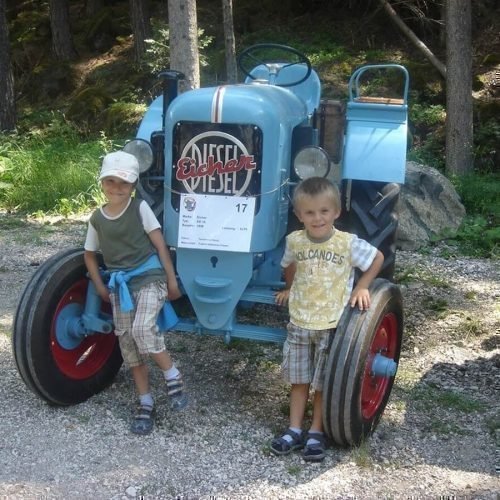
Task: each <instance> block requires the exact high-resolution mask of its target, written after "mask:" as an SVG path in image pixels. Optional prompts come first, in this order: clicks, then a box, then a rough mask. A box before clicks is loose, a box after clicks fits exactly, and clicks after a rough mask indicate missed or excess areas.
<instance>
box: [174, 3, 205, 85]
mask: <svg viewBox="0 0 500 500" xmlns="http://www.w3.org/2000/svg"><path fill="white" fill-rule="evenodd" d="M168 25H169V30H170V69H174V70H177V71H181V72H182V73H184V75H185V80H181V81H180V82H179V91H180V92H184V91H186V90H191V89H195V88H198V87H199V86H200V60H199V54H198V21H197V18H196V0H168Z"/></svg>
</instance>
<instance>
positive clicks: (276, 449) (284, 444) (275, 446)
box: [271, 429, 304, 455]
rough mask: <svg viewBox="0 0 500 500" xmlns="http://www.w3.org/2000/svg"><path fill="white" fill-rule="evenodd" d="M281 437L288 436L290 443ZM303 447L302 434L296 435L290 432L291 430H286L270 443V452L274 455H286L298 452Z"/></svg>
mask: <svg viewBox="0 0 500 500" xmlns="http://www.w3.org/2000/svg"><path fill="white" fill-rule="evenodd" d="M283 436H290V437H291V438H292V441H288V440H287V439H285V438H284V437H283ZM303 447H304V442H303V440H302V434H298V433H296V432H294V431H292V429H287V430H286V431H285V432H284V433H283V435H282V436H281V437H278V438H275V439H273V440H272V441H271V451H272V452H273V453H274V454H275V455H288V454H289V453H291V452H292V451H295V450H300V449H301V448H303Z"/></svg>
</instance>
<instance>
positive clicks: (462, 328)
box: [455, 316, 488, 340]
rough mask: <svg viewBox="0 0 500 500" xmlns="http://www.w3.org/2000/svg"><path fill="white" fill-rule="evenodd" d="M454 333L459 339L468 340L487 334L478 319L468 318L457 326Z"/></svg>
mask: <svg viewBox="0 0 500 500" xmlns="http://www.w3.org/2000/svg"><path fill="white" fill-rule="evenodd" d="M455 332H456V335H457V336H458V337H460V338H461V339H464V340H468V339H470V338H473V337H480V336H481V335H485V334H487V333H488V330H487V329H486V327H485V326H484V325H483V324H482V323H481V320H480V319H478V318H471V317H469V316H468V317H466V318H465V319H464V320H463V321H462V322H461V323H459V324H458V325H457V327H456V330H455Z"/></svg>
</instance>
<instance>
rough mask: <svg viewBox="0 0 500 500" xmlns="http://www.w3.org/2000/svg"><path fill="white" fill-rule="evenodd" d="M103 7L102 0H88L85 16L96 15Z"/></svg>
mask: <svg viewBox="0 0 500 500" xmlns="http://www.w3.org/2000/svg"><path fill="white" fill-rule="evenodd" d="M101 8H102V0H86V1H85V16H86V17H94V16H95V15H96V14H97V13H98V12H99V10H100V9H101Z"/></svg>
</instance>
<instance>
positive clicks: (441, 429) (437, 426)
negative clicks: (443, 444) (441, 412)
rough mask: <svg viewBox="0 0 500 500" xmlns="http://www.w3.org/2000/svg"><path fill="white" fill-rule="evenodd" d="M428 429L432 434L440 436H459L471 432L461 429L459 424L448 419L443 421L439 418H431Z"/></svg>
mask: <svg viewBox="0 0 500 500" xmlns="http://www.w3.org/2000/svg"><path fill="white" fill-rule="evenodd" d="M428 430H429V431H431V432H433V433H434V434H440V435H442V436H445V435H448V434H458V435H460V436H465V435H467V434H471V433H470V432H469V431H466V430H465V429H462V427H460V426H459V425H457V424H456V423H454V422H450V421H449V420H447V421H443V420H440V419H434V418H433V419H431V422H430V424H429V427H428Z"/></svg>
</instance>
